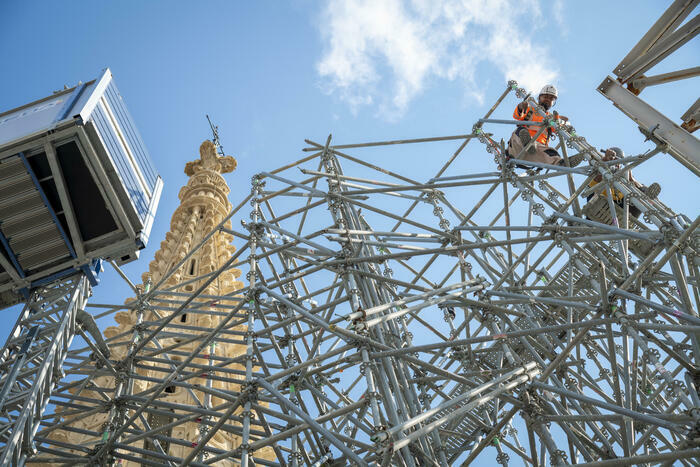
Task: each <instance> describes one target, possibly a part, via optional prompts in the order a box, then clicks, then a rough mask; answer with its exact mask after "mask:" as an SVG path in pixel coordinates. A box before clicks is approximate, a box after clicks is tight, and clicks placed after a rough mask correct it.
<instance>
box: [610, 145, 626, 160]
mask: <svg viewBox="0 0 700 467" xmlns="http://www.w3.org/2000/svg"><path fill="white" fill-rule="evenodd" d="M610 150H611V151H612V152H614V153H615V156H616V157H617V158H618V159H622V158H624V157H625V151H623V150H622V149H620V148H618V147H617V146H613V147H611V148H610Z"/></svg>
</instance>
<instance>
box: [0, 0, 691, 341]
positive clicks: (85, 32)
mask: <svg viewBox="0 0 700 467" xmlns="http://www.w3.org/2000/svg"><path fill="white" fill-rule="evenodd" d="M669 3H670V2H660V1H652V0H637V1H634V2H603V1H588V2H573V1H572V2H565V1H556V2H549V1H541V2H538V1H535V0H531V1H528V2H522V1H520V2H510V1H505V0H504V1H493V2H476V1H464V2H454V3H453V2H437V1H435V2H422V1H415V2H399V1H398V0H396V1H387V2H372V1H350V0H343V1H330V2H317V1H311V0H296V1H290V2H272V1H259V2H232V1H231V2H230V1H197V2H192V1H156V0H153V1H147V2H144V1H131V0H126V1H120V2H115V1H113V2H108V1H93V2H77V1H64V2H56V1H33V2H22V1H9V0H5V1H3V2H2V3H0V43H2V44H3V46H2V48H0V58H1V63H2V64H3V70H2V73H0V111H4V110H8V109H11V108H14V107H16V106H19V105H22V104H24V103H26V102H29V101H31V100H34V99H38V98H41V97H44V96H46V95H48V94H50V93H51V92H52V91H53V90H57V89H60V88H62V87H63V85H64V84H65V85H68V86H73V85H75V84H76V83H77V82H78V81H79V80H83V81H87V80H89V79H92V78H94V77H96V76H97V75H98V74H99V71H100V70H101V69H102V68H104V67H106V66H109V67H110V68H111V69H112V72H113V74H114V77H115V79H116V82H117V84H118V86H119V89H120V91H121V93H122V95H123V96H124V99H125V100H126V103H127V105H128V107H129V109H130V111H131V113H132V116H133V118H134V120H135V121H136V124H137V126H138V127H139V129H140V131H141V134H142V135H143V139H144V141H145V143H146V145H147V147H148V149H149V150H150V153H151V156H152V157H153V159H154V161H155V164H156V166H157V168H158V169H159V171H160V173H161V175H162V177H163V179H164V180H165V188H164V192H163V198H162V201H161V206H160V210H159V215H158V218H157V220H156V224H155V226H154V230H153V233H152V235H151V239H152V241H151V243H150V245H149V248H148V249H147V250H145V251H144V252H143V253H142V258H143V260H142V261H139V262H138V263H134V264H132V265H129V266H128V267H127V268H126V270H127V272H128V273H129V274H130V275H131V277H132V278H134V280H139V276H140V273H141V272H142V271H143V270H145V269H146V268H147V263H148V261H150V259H151V258H152V256H153V252H154V251H155V249H156V248H157V247H158V245H159V243H160V239H162V238H163V236H164V234H165V232H166V231H167V229H168V224H169V220H170V215H171V213H172V211H173V210H174V208H175V206H176V205H177V192H178V191H179V189H180V187H181V186H182V185H183V184H184V183H185V182H186V177H185V175H184V173H183V168H184V164H185V162H187V161H190V160H194V159H195V158H196V157H198V153H197V150H198V147H199V144H200V143H201V142H202V140H204V139H206V138H210V137H211V135H210V131H209V127H208V124H207V122H206V119H205V114H207V113H208V114H209V115H210V116H211V117H212V119H213V120H214V122H215V123H216V124H218V125H219V128H220V135H221V140H222V143H223V146H224V149H225V150H226V152H227V153H228V154H231V155H234V156H235V157H236V158H237V159H238V169H237V171H236V172H235V173H234V174H231V175H230V176H229V177H228V181H229V184H230V185H231V188H232V195H231V199H232V201H234V202H235V201H236V200H238V199H241V198H242V197H243V196H245V195H246V194H247V193H248V191H249V180H250V177H251V175H253V174H254V173H257V172H259V171H262V170H269V169H273V168H276V167H279V166H281V165H283V164H285V163H286V162H288V161H291V160H295V159H298V158H300V157H301V156H302V153H301V148H302V147H304V146H305V144H304V142H303V140H304V138H310V139H314V140H317V141H321V140H325V138H326V136H327V135H328V134H329V133H333V135H334V140H335V141H336V142H338V143H349V142H359V141H371V140H388V139H400V138H409V137H422V136H438V135H452V134H463V133H468V132H470V131H471V127H472V124H473V123H474V122H475V121H476V120H477V119H478V118H479V117H480V116H481V115H483V114H484V113H485V111H486V110H487V109H488V108H489V107H490V106H491V105H492V103H493V102H494V101H495V99H496V98H497V97H498V96H499V95H500V93H501V92H502V90H503V89H504V88H505V84H506V81H507V80H508V79H516V80H518V81H519V82H521V83H526V84H528V85H529V86H530V87H532V88H534V87H538V86H539V85H541V84H544V83H545V82H546V81H550V80H551V81H552V82H553V83H554V84H556V85H557V86H558V87H559V90H560V98H559V101H558V102H557V106H556V107H555V109H557V110H558V111H559V112H560V113H561V114H564V115H567V116H568V117H569V118H570V119H571V121H572V123H573V124H574V126H575V127H576V128H577V130H578V132H579V133H580V134H583V135H585V136H586V138H587V139H588V140H589V141H591V142H593V143H594V144H595V145H597V146H598V147H606V146H612V145H617V146H621V147H622V148H624V149H625V150H626V151H627V152H628V153H633V154H636V153H639V152H642V151H644V150H647V149H650V148H651V145H649V143H644V142H643V138H642V137H641V135H640V133H639V132H638V131H637V129H636V126H635V125H634V124H633V123H632V122H631V121H630V120H628V119H627V118H626V117H625V116H624V115H623V114H622V113H621V112H620V111H618V110H617V109H616V108H614V107H613V106H612V104H611V103H610V102H609V101H608V100H606V99H605V98H604V97H603V96H601V95H600V94H598V93H597V91H596V90H595V89H596V86H597V85H598V84H599V83H600V82H601V81H602V80H603V79H604V78H605V76H606V75H608V74H610V73H611V70H612V69H613V68H614V67H615V65H617V63H618V62H619V61H620V60H621V59H622V57H624V56H625V54H626V53H627V52H628V51H629V49H631V47H632V46H633V45H634V44H635V43H636V42H637V41H638V40H639V39H640V38H641V36H642V35H643V33H644V32H646V30H647V29H648V28H649V27H650V26H651V25H652V24H653V23H654V21H655V20H656V19H657V18H658V17H659V16H660V14H661V13H662V12H663V10H664V9H665V8H666V6H667V4H669ZM699 56H700V41H699V40H698V38H697V37H696V38H695V39H694V40H693V41H692V42H691V43H689V44H687V45H686V46H684V47H683V48H682V49H681V50H679V51H678V52H677V53H676V54H674V55H673V56H672V57H671V58H670V59H669V60H667V62H665V63H664V64H662V65H661V66H659V67H657V70H655V71H658V72H664V71H671V70H675V69H680V68H686V67H690V66H694V65H696V64H697V58H698V57H699ZM698 83H699V80H698V78H695V79H691V80H686V81H685V82H679V83H674V84H671V85H665V86H658V87H656V88H650V89H648V90H645V92H644V94H643V98H644V99H645V100H647V101H648V102H650V103H652V104H653V105H655V106H656V107H657V108H659V109H660V110H662V111H663V112H664V113H666V115H668V116H669V117H671V118H673V119H675V120H676V121H679V117H680V115H681V114H682V113H683V112H685V110H686V109H687V108H688V107H689V106H690V104H691V103H692V102H693V101H694V100H695V99H696V98H697V89H698ZM506 107H508V106H506ZM510 111H511V110H510V108H508V109H506V112H505V113H506V114H507V113H510ZM503 117H507V115H505V114H504V115H503ZM504 131H505V130H504ZM500 136H501V137H503V138H507V136H508V135H507V134H505V133H504V134H503V135H500ZM392 157H395V159H393V160H392V159H390V158H389V159H387V160H384V161H382V165H385V166H387V167H390V166H393V167H401V168H402V169H403V171H404V173H406V174H407V175H415V176H417V177H419V178H429V177H425V174H424V172H423V171H422V168H423V167H422V165H421V164H420V161H418V162H415V161H414V162H412V163H410V164H405V163H404V164H402V160H401V159H400V156H392ZM484 157H486V156H485V153H484ZM461 169H462V170H463V171H468V170H469V165H468V163H464V164H463V165H462V166H461ZM635 176H636V177H637V178H638V179H640V180H641V181H644V182H647V183H650V182H651V181H659V182H661V183H662V186H663V191H662V193H661V199H662V200H663V201H664V202H666V203H667V204H669V205H670V206H672V207H673V208H674V209H675V210H676V211H678V212H684V213H686V214H687V215H689V216H690V217H691V218H694V217H695V216H697V215H698V207H697V199H698V197H699V196H698V195H700V188H699V185H698V183H697V178H696V177H695V176H693V175H692V174H690V172H689V171H687V170H686V169H684V168H683V167H682V166H681V165H680V164H678V163H677V162H676V161H675V160H674V159H672V158H671V157H670V156H667V155H663V156H657V157H656V158H654V160H652V161H650V162H648V163H646V164H645V165H644V166H643V167H641V168H640V169H639V170H637V171H636V172H635ZM105 280H107V281H111V280H114V275H113V274H112V275H109V273H108V275H106V276H105ZM99 294H103V295H106V297H105V298H103V299H102V300H103V301H112V302H121V301H122V300H123V298H124V297H125V296H127V295H126V291H125V290H122V289H118V288H117V289H114V288H112V289H110V291H109V293H107V291H105V292H99V290H98V295H97V297H102V295H99ZM13 320H14V317H13V318H12V321H13ZM9 321H10V320H8V322H9ZM6 332H7V330H4V332H3V333H2V337H3V338H4V335H5V334H6Z"/></svg>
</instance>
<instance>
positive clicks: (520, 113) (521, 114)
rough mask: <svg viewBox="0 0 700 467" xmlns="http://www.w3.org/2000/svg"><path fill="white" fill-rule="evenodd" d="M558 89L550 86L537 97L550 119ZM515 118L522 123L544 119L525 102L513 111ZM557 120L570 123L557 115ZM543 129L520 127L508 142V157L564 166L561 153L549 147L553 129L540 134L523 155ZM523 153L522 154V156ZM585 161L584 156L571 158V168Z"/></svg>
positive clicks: (534, 126) (545, 87)
mask: <svg viewBox="0 0 700 467" xmlns="http://www.w3.org/2000/svg"><path fill="white" fill-rule="evenodd" d="M557 96H558V93H557V88H555V87H554V86H552V85H551V84H548V85H546V86H544V87H543V88H542V90H541V91H540V94H539V95H538V96H537V101H538V103H539V104H540V106H541V107H542V108H543V109H544V110H545V113H546V115H547V116H548V117H549V116H550V113H549V109H551V108H552V106H553V105H554V103H555V102H556V100H557ZM513 118H514V119H516V120H520V121H529V122H541V121H543V120H544V117H543V116H542V115H540V113H539V112H537V111H536V110H535V109H534V108H532V107H531V106H530V104H528V103H527V101H523V102H521V103H520V104H518V106H517V107H516V108H515V110H514V111H513ZM557 118H558V119H560V120H563V121H565V122H566V121H569V119H568V118H567V117H564V116H563V115H557ZM541 129H542V127H541V126H537V125H518V126H517V128H516V129H515V131H514V132H513V134H512V135H511V137H510V140H509V141H508V150H507V155H508V156H509V157H512V158H518V157H519V159H522V160H525V161H531V162H542V163H545V164H552V165H564V159H562V158H561V156H559V153H558V152H557V151H556V150H554V149H552V148H550V147H549V145H548V144H549V138H550V136H551V135H552V129H551V128H547V129H546V130H545V131H543V132H542V133H540V135H539V136H538V137H537V140H536V141H534V142H533V143H532V144H531V145H530V147H529V148H528V150H527V151H525V152H524V153H523V148H525V146H527V145H528V143H530V141H532V138H534V137H535V136H536V135H537V133H539V132H540V130H541ZM521 153H522V154H521ZM582 160H583V154H577V155H575V156H572V157H570V158H569V165H570V167H576V166H577V165H579V164H580V163H581V161H582Z"/></svg>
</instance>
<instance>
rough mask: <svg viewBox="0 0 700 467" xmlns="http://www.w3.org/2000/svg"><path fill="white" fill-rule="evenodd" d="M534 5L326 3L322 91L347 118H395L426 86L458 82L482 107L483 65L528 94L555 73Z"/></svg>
mask: <svg viewBox="0 0 700 467" xmlns="http://www.w3.org/2000/svg"><path fill="white" fill-rule="evenodd" d="M543 3H544V4H545V5H542V4H540V1H539V0H519V1H511V0H331V1H330V2H329V3H328V5H327V7H326V9H325V11H324V13H323V17H322V20H321V21H320V23H319V24H320V25H321V26H320V31H321V33H322V36H323V39H324V45H325V50H324V54H323V56H322V57H321V59H320V61H319V62H318V64H317V69H318V73H319V75H320V76H321V77H322V83H323V86H324V89H325V90H326V91H327V92H329V93H334V94H337V95H338V96H339V97H340V98H341V99H342V100H344V101H346V102H347V103H348V104H349V105H350V107H351V109H352V110H353V111H357V110H358V109H359V108H361V107H363V106H372V107H374V108H376V109H377V110H378V111H379V112H380V113H381V114H383V115H384V116H387V117H389V118H392V117H396V116H399V115H401V114H402V113H403V112H404V111H405V110H406V108H407V106H408V105H409V103H410V102H411V100H412V99H413V98H414V97H416V96H417V95H418V94H419V93H421V92H422V91H423V89H424V88H425V87H426V85H427V83H432V84H434V85H439V82H438V81H439V80H440V79H446V80H450V81H459V82H460V83H462V84H463V86H464V93H465V95H466V96H469V97H471V98H473V99H476V100H477V101H481V99H482V97H483V96H482V93H481V91H480V85H481V86H483V85H484V84H485V83H486V82H488V81H490V80H489V79H488V78H487V77H484V76H482V75H480V74H479V70H480V69H481V68H478V67H479V65H480V64H483V63H489V64H490V65H492V66H494V67H495V68H496V69H497V70H498V71H499V72H500V73H501V75H502V76H498V77H497V78H499V79H500V78H503V80H504V82H505V80H506V79H516V80H517V81H518V82H519V83H520V84H521V85H523V86H525V87H526V88H528V89H530V90H535V89H537V88H538V87H539V86H541V85H543V84H545V83H548V82H552V81H554V80H555V79H556V78H557V76H558V70H557V67H556V66H555V64H554V63H553V62H552V60H551V58H550V55H549V53H548V50H547V48H546V46H543V45H540V44H542V43H544V42H546V38H547V36H548V33H547V28H546V27H545V28H542V27H541V26H542V22H543V21H544V20H545V17H547V16H549V14H548V13H547V14H546V15H543V14H542V13H540V11H541V8H546V1H545V2H543Z"/></svg>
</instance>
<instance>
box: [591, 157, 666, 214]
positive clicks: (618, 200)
mask: <svg viewBox="0 0 700 467" xmlns="http://www.w3.org/2000/svg"><path fill="white" fill-rule="evenodd" d="M601 151H603V149H601ZM623 157H625V152H624V151H623V150H622V149H620V148H618V147H616V146H613V147H611V148H609V149H606V150H605V151H604V153H603V162H610V161H614V160H616V159H622V158H623ZM610 169H611V170H613V171H616V170H618V169H619V165H617V166H610ZM627 179H628V180H629V181H630V182H632V184H634V186H636V187H637V188H639V190H640V191H641V192H642V193H644V194H646V195H647V196H648V197H650V198H652V199H654V198H656V197H657V196H659V193H660V192H661V185H659V184H658V183H656V182H655V183H652V184H651V185H649V186H645V185H643V184H641V183H640V182H638V181H637V180H635V178H634V177H633V176H632V171H630V170H628V171H627ZM602 180H603V176H602V175H601V174H598V175H597V176H596V177H595V178H594V179H593V180H591V182H590V183H589V184H588V186H590V187H594V186H596V185H597V184H599V183H600V182H601V181H602ZM600 194H601V196H608V190H603V191H602V192H601V193H600ZM611 195H612V199H613V202H614V203H615V204H617V205H618V206H620V207H623V206H624V204H623V200H624V197H625V195H624V194H622V192H620V191H618V190H616V189H614V188H613V189H612V194H611ZM593 196H594V193H591V194H590V195H588V197H587V200H590V199H591V198H593ZM640 213H641V211H640V210H639V208H637V207H636V206H634V205H632V204H630V215H632V216H634V217H639V214H640Z"/></svg>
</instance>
